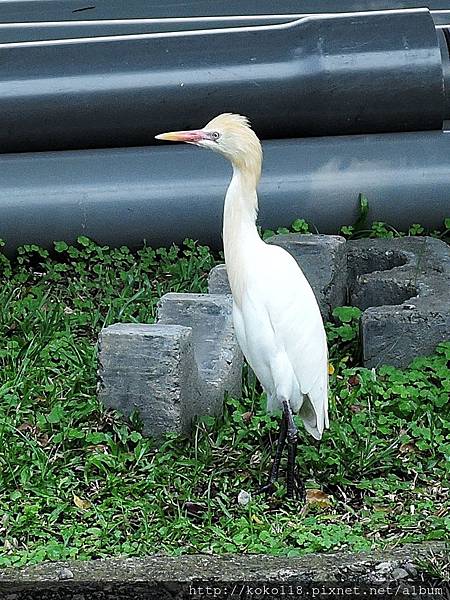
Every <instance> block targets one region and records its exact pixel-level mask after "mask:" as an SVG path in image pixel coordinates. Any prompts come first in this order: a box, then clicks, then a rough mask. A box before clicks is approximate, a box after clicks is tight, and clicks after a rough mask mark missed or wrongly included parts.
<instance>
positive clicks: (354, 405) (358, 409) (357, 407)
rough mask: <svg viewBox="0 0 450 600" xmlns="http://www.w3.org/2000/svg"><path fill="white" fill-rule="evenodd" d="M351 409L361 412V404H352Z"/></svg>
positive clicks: (353, 411)
mask: <svg viewBox="0 0 450 600" xmlns="http://www.w3.org/2000/svg"><path fill="white" fill-rule="evenodd" d="M350 410H351V411H352V413H355V414H357V413H360V412H361V406H360V405H359V404H352V405H351V406H350Z"/></svg>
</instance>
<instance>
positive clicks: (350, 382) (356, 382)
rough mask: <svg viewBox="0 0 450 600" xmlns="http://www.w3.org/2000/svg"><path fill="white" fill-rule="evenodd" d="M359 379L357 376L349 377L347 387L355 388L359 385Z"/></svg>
mask: <svg viewBox="0 0 450 600" xmlns="http://www.w3.org/2000/svg"><path fill="white" fill-rule="evenodd" d="M359 383H360V382H359V377H358V375H352V376H351V377H349V379H348V385H349V386H350V387H355V386H356V385H359Z"/></svg>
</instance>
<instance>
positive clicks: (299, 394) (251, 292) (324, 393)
mask: <svg viewBox="0 0 450 600" xmlns="http://www.w3.org/2000/svg"><path fill="white" fill-rule="evenodd" d="M233 320H234V326H235V331H236V337H237V339H238V342H239V345H240V346H241V348H242V351H243V353H244V355H245V357H246V359H247V361H248V363H249V364H250V366H251V367H252V369H253V371H254V372H255V374H256V376H257V377H258V379H259V381H260V382H261V384H262V386H263V388H264V390H265V391H266V393H267V397H268V410H276V409H279V408H281V401H282V400H283V399H286V400H288V401H289V403H290V406H291V408H292V410H293V411H294V412H299V414H300V416H301V417H302V419H303V422H304V424H305V428H306V429H307V431H308V432H309V433H311V434H312V435H313V436H314V437H315V438H317V439H320V438H321V436H322V433H323V430H324V427H327V426H328V410H327V409H328V390H327V388H328V358H327V344H326V338H325V332H324V328H323V323H322V317H321V314H320V311H319V308H318V306H317V302H316V299H315V297H314V294H313V292H312V290H311V287H310V285H309V283H308V281H307V280H306V278H305V276H304V275H303V273H302V271H301V270H300V269H299V267H298V266H297V263H296V262H295V260H294V259H293V258H292V256H291V255H290V254H289V253H287V252H286V251H284V250H283V249H282V248H280V247H278V246H272V245H270V246H269V245H268V244H264V243H261V246H260V248H259V252H258V256H255V260H254V262H253V264H252V269H251V271H249V272H247V273H246V283H245V285H244V287H243V293H242V295H241V298H240V299H239V301H235V302H234V306H233Z"/></svg>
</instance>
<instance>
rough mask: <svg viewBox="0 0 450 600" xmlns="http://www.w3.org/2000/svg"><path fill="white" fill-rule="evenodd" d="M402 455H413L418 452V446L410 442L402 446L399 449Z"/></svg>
mask: <svg viewBox="0 0 450 600" xmlns="http://www.w3.org/2000/svg"><path fill="white" fill-rule="evenodd" d="M399 451H400V453H401V454H412V453H414V452H417V451H418V448H417V446H416V445H415V443H414V442H408V443H406V444H402V445H401V446H400V448H399Z"/></svg>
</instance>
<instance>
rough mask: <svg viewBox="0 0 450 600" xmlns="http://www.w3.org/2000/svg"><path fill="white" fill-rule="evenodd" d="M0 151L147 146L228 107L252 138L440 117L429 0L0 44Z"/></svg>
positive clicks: (413, 123) (414, 123) (375, 128)
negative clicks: (184, 28)
mask: <svg viewBox="0 0 450 600" xmlns="http://www.w3.org/2000/svg"><path fill="white" fill-rule="evenodd" d="M0 57H1V59H2V60H1V62H0V148H2V150H3V151H4V152H7V151H8V152H21V151H29V150H48V149H70V148H87V147H112V146H132V145H147V144H149V143H153V138H154V135H155V134H156V133H158V132H160V131H165V130H168V129H185V128H189V127H193V126H197V127H198V126H199V124H200V125H201V124H202V123H205V122H207V121H208V120H209V119H210V118H211V117H212V116H214V115H216V114H218V113H220V112H224V111H231V112H241V113H243V114H246V115H248V116H249V117H250V118H251V120H252V122H253V124H254V126H255V128H256V129H257V131H258V132H259V133H260V135H261V137H262V138H269V139H270V138H284V137H300V136H313V135H338V134H349V133H362V132H380V131H392V132H394V131H408V130H419V129H420V130H424V129H440V128H441V127H442V122H443V119H444V118H446V116H447V115H444V114H443V105H444V98H443V92H444V88H443V84H442V81H443V74H442V58H441V52H440V47H439V43H438V37H437V33H436V30H435V26H434V23H433V19H432V18H431V15H430V13H429V11H427V10H426V9H420V10H412V11H399V12H378V13H375V12H368V13H358V14H354V15H338V16H334V17H330V16H321V15H319V16H317V15H315V16H310V17H306V18H304V19H301V20H298V21H295V22H293V23H289V24H280V25H273V26H261V27H251V28H236V29H224V30H219V31H217V30H208V31H199V32H181V33H178V34H171V33H165V34H164V33H162V34H149V35H142V36H140V35H137V36H123V37H121V38H120V37H119V38H117V37H112V38H92V39H89V40H86V39H80V40H62V41H57V42H27V43H23V44H22V43H20V44H3V45H2V46H0Z"/></svg>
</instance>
